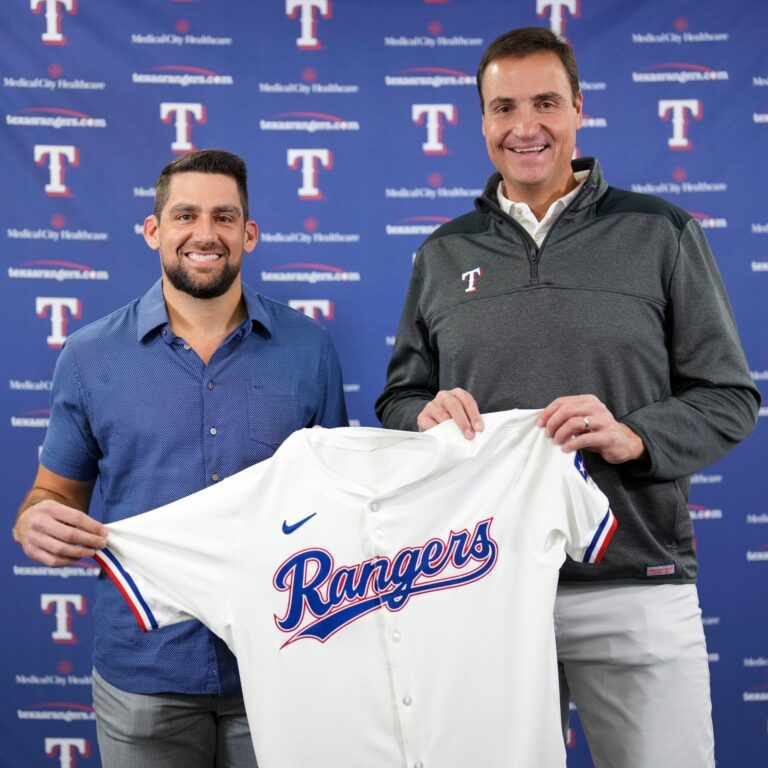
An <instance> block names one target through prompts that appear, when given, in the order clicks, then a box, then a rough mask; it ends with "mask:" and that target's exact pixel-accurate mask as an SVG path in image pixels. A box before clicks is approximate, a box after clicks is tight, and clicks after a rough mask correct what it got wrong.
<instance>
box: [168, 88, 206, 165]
mask: <svg viewBox="0 0 768 768" xmlns="http://www.w3.org/2000/svg"><path fill="white" fill-rule="evenodd" d="M172 115H176V121H175V123H174V125H175V128H176V138H175V139H174V141H173V143H172V144H171V150H172V151H173V152H175V153H176V154H177V155H183V154H184V153H185V152H193V151H194V150H195V149H196V147H195V145H194V144H193V143H192V124H191V122H190V120H189V116H190V115H191V116H192V117H193V118H194V119H195V121H196V122H197V123H198V124H202V123H205V119H206V111H205V107H204V106H203V105H202V104H196V103H182V102H170V101H164V102H161V104H160V119H161V120H162V121H163V122H164V123H170V122H171V116H172Z"/></svg>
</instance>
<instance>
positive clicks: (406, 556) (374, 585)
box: [273, 518, 498, 648]
mask: <svg viewBox="0 0 768 768" xmlns="http://www.w3.org/2000/svg"><path fill="white" fill-rule="evenodd" d="M492 522H493V518H489V519H487V520H483V521H481V522H479V523H477V525H476V526H475V530H474V531H473V532H472V533H470V532H469V531H468V530H467V529H464V530H463V531H459V532H458V533H456V532H454V531H451V534H450V536H449V537H448V539H447V540H446V541H443V540H442V539H430V540H429V541H428V542H427V543H426V544H424V545H423V546H421V547H406V548H404V549H401V550H400V551H399V552H398V553H397V554H396V555H395V556H394V557H393V558H391V559H390V558H388V557H382V556H378V557H374V558H372V559H370V560H366V561H364V562H362V563H358V564H356V565H345V566H340V567H339V568H335V567H334V562H333V556H332V555H331V554H330V552H327V551H326V550H324V549H319V548H318V549H305V550H303V551H302V552H297V553H296V554H295V555H291V556H290V557H289V558H288V559H287V560H286V561H285V562H284V563H283V564H282V565H281V566H280V567H279V568H278V569H277V571H276V572H275V576H274V579H273V584H274V586H275V589H277V590H279V591H280V592H286V593H287V597H288V607H287V610H286V612H285V615H284V616H282V617H279V616H277V615H275V623H276V624H277V626H278V628H279V629H280V630H281V631H283V632H291V633H293V634H292V635H291V636H290V637H289V638H288V640H286V641H285V643H283V645H282V646H281V647H282V648H285V646H286V645H289V644H290V643H292V642H294V641H296V640H301V639H302V638H305V637H312V638H314V639H315V640H319V641H320V642H321V643H324V642H325V641H326V640H327V639H328V638H329V637H331V635H334V634H335V633H336V632H338V631H339V630H340V629H343V628H344V627H346V626H347V625H349V624H351V623H352V622H353V621H356V620H357V619H359V618H361V617H362V616H365V615H366V614H368V613H371V612H372V611H375V610H377V609H378V608H382V607H383V608H386V609H387V610H388V611H399V610H401V609H402V608H404V607H405V605H406V603H407V602H408V601H409V600H410V599H411V597H412V596H413V595H418V594H424V593H426V592H435V591H437V590H440V589H453V588H454V587H461V586H464V585H465V584H470V583H472V582H473V581H478V580H479V579H482V578H484V577H485V576H487V575H488V573H490V571H491V570H492V569H493V567H494V566H495V565H496V559H497V557H498V544H497V543H496V541H495V540H494V539H493V538H492V537H491V523H492ZM444 571H445V573H444ZM441 574H442V575H441ZM296 630H298V631H296Z"/></svg>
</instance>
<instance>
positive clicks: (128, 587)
mask: <svg viewBox="0 0 768 768" xmlns="http://www.w3.org/2000/svg"><path fill="white" fill-rule="evenodd" d="M93 559H94V560H95V561H96V562H97V563H98V564H99V565H100V566H101V567H102V569H103V571H104V573H106V574H107V576H109V578H110V579H112V581H113V582H114V584H115V586H116V587H117V588H118V589H119V590H120V594H121V595H122V596H123V597H124V598H125V602H126V603H128V607H129V608H130V609H131V611H132V613H133V615H134V616H135V617H136V621H138V622H139V626H140V627H141V628H142V629H143V630H144V631H145V632H146V631H148V630H150V629H157V628H158V623H157V619H155V616H154V614H153V613H152V611H151V609H150V607H149V605H147V602H146V600H145V599H144V597H143V596H142V594H141V592H140V591H139V588H138V587H137V586H136V583H135V582H134V580H133V579H132V578H131V575H130V574H129V573H128V571H126V570H125V568H124V567H123V565H122V564H121V563H120V561H119V560H118V559H117V557H116V556H115V555H114V554H113V553H112V552H110V550H109V549H102V550H101V551H99V552H97V553H96V554H95V555H94V556H93Z"/></svg>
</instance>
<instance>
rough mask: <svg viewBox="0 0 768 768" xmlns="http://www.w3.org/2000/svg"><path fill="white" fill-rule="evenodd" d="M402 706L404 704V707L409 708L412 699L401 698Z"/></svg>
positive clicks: (407, 697)
mask: <svg viewBox="0 0 768 768" xmlns="http://www.w3.org/2000/svg"><path fill="white" fill-rule="evenodd" d="M403 704H405V706H406V707H410V706H411V704H413V699H412V698H411V697H410V696H403Z"/></svg>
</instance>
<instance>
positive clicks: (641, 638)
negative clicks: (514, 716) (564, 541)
mask: <svg viewBox="0 0 768 768" xmlns="http://www.w3.org/2000/svg"><path fill="white" fill-rule="evenodd" d="M555 636H556V638H557V655H558V660H559V665H560V705H561V711H562V714H563V720H564V722H563V724H564V726H566V727H567V714H568V709H569V704H568V696H569V694H573V698H574V700H575V702H576V707H577V709H578V712H579V718H580V719H581V724H582V726H583V728H584V733H585V734H586V737H587V741H588V742H589V748H590V752H591V753H592V759H593V760H594V763H595V767H596V768H656V767H657V766H660V765H669V766H675V768H714V764H715V760H714V738H713V734H712V707H711V704H710V695H709V663H708V656H707V648H706V642H705V639H704V629H703V627H702V624H701V610H700V609H699V599H698V593H697V591H696V587H695V586H694V585H693V584H657V585H651V586H614V587H609V586H594V587H571V586H568V587H561V588H560V589H558V593H557V600H556V602H555Z"/></svg>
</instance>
